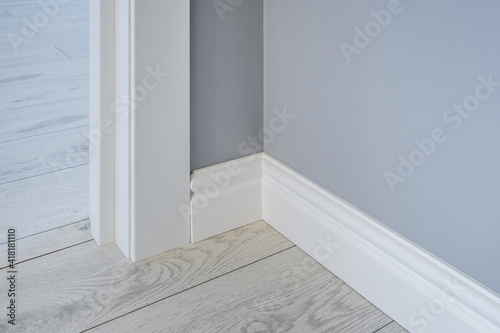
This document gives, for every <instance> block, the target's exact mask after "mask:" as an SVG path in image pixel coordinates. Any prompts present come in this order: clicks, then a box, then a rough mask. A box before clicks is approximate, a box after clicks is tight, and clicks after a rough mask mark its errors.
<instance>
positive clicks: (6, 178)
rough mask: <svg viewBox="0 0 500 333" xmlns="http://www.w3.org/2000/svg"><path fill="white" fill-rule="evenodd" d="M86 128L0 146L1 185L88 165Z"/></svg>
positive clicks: (43, 135)
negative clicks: (0, 157)
mask: <svg viewBox="0 0 500 333" xmlns="http://www.w3.org/2000/svg"><path fill="white" fill-rule="evenodd" d="M87 133H88V127H79V128H73V129H69V130H65V131H60V132H54V133H48V134H42V135H36V136H31V137H27V138H24V139H18V140H13V141H7V142H1V143H0V156H2V159H1V160H0V185H1V184H5V183H9V182H13V181H16V180H21V179H24V178H28V177H34V176H39V175H42V174H46V173H49V172H54V171H60V170H64V169H68V168H73V167H76V166H80V165H85V164H88V163H89V142H88V141H89V140H88V138H87Z"/></svg>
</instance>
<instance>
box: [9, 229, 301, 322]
mask: <svg viewBox="0 0 500 333" xmlns="http://www.w3.org/2000/svg"><path fill="white" fill-rule="evenodd" d="M291 246H293V245H292V244H291V243H290V242H289V241H288V240H286V239H285V238H284V237H283V236H281V235H280V234H279V233H277V232H276V231H275V230H274V229H272V228H271V227H269V226H268V225H267V224H266V223H265V222H262V221H261V222H257V223H254V224H251V225H248V226H245V227H242V228H239V229H236V230H233V231H230V232H227V233H225V234H222V235H218V236H215V237H213V238H210V239H207V240H205V241H203V242H200V243H197V244H190V245H187V246H184V247H182V248H178V249H175V250H172V251H169V252H165V253H163V254H160V255H157V256H155V257H152V258H150V259H146V260H143V261H141V262H138V263H135V264H134V263H132V262H131V261H129V260H127V259H126V258H125V257H124V256H123V254H122V253H121V251H120V250H119V249H118V248H117V247H116V245H114V244H110V245H106V246H103V247H98V246H97V245H96V244H95V243H94V242H89V243H84V244H81V245H78V246H75V247H71V248H69V249H66V250H64V251H59V252H56V253H53V254H51V255H48V256H44V257H41V258H37V259H35V260H31V261H27V262H25V263H21V264H19V266H18V270H19V274H20V276H22V281H23V284H22V290H23V292H22V293H21V294H20V295H19V298H18V300H19V304H22V315H21V314H20V318H21V317H22V320H20V321H19V325H18V326H17V327H16V330H17V331H22V332H78V331H81V330H84V329H88V328H91V327H93V326H95V325H98V324H100V323H103V322H105V321H108V320H111V319H113V318H116V317H117V316H121V315H124V314H126V313H128V312H130V311H133V310H136V309H139V308H141V307H143V306H145V305H148V304H150V303H151V302H155V301H158V300H161V299H163V298H165V297H168V296H171V295H173V294H175V293H178V292H181V291H183V290H186V289H188V288H191V287H194V286H196V285H199V284H200V283H203V282H206V281H209V280H211V279H214V278H216V277H218V276H220V275H223V274H227V273H229V272H231V271H234V270H236V269H238V268H240V267H243V266H245V265H248V264H251V263H253V262H255V261H257V260H260V259H262V258H264V257H267V256H269V255H272V254H274V253H277V252H279V251H282V250H284V249H287V248H290V247H291ZM254 278H259V277H258V276H257V275H255V276H254ZM4 294H5V293H0V295H1V296H0V303H1V304H4V302H5V298H6V295H4ZM9 326H10V325H8V324H7V323H6V321H0V331H2V332H9V329H10V327H9Z"/></svg>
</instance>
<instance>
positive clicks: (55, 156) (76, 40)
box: [0, 0, 91, 267]
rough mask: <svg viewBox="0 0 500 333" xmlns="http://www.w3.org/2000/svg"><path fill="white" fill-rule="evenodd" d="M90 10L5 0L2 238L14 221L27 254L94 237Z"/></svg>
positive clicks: (78, 0) (0, 60) (0, 7)
mask: <svg viewBox="0 0 500 333" xmlns="http://www.w3.org/2000/svg"><path fill="white" fill-rule="evenodd" d="M43 4H48V7H46V8H45V9H46V10H45V12H47V11H48V12H50V15H48V19H47V20H42V21H40V20H41V19H42V18H43V17H44V15H45V14H43V13H44V9H43V8H42V5H43ZM88 11H89V8H88V0H72V1H68V2H67V3H64V2H62V1H61V3H59V2H58V1H39V0H15V1H14V0H0V36H1V38H0V245H2V244H3V243H5V241H6V237H7V228H10V227H14V228H16V229H17V237H18V241H19V244H20V246H22V250H21V252H20V253H19V256H20V257H19V258H18V260H21V261H23V260H31V259H33V258H37V257H39V256H44V255H46V254H47V253H51V252H53V251H59V250H61V249H64V248H67V247H71V246H75V245H77V244H80V243H82V242H86V241H89V240H90V239H91V237H90V233H89V221H88V218H89V214H88V163H89V161H88V152H89V144H88V139H87V132H88V125H89V115H88V114H89V103H88V98H89V87H88V85H89V80H88V76H89V57H88V43H89V27H88V17H89V12H88ZM41 13H42V14H41ZM37 20H38V21H37ZM1 252H3V251H1ZM3 256H4V254H3V253H2V255H1V256H0V258H3ZM4 264H5V261H2V263H0V267H3V265H4Z"/></svg>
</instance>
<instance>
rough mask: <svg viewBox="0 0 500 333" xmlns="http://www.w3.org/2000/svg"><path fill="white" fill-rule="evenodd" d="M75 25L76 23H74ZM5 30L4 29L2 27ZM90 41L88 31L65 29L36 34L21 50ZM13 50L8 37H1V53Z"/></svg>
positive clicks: (21, 46) (22, 45)
mask: <svg viewBox="0 0 500 333" xmlns="http://www.w3.org/2000/svg"><path fill="white" fill-rule="evenodd" d="M72 24H73V25H74V23H72ZM2 30H4V29H2ZM74 42H81V43H87V44H88V43H89V33H88V31H78V32H77V31H69V32H67V31H64V32H59V33H57V34H45V35H34V36H33V37H32V38H27V39H26V43H22V44H20V46H19V50H25V49H28V48H33V49H36V48H42V47H50V46H54V45H56V44H61V43H74ZM6 52H12V43H11V41H10V40H9V39H8V38H3V39H0V53H6Z"/></svg>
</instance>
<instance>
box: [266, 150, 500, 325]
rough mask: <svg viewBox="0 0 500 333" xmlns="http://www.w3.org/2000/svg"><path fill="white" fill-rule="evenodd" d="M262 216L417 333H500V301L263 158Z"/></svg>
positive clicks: (473, 282) (355, 210)
mask: <svg viewBox="0 0 500 333" xmlns="http://www.w3.org/2000/svg"><path fill="white" fill-rule="evenodd" d="M262 173H263V178H262V203H263V205H262V209H263V212H262V217H263V219H264V221H266V222H267V223H268V224H270V225H271V226H272V227H274V228H275V229H276V230H277V231H278V232H280V233H282V234H283V235H284V236H285V237H287V238H288V239H290V240H291V241H292V242H293V243H295V244H296V245H297V246H298V247H300V248H301V249H302V250H304V251H305V252H307V253H308V254H309V255H311V256H312V257H313V258H314V259H315V260H317V261H319V262H320V263H321V264H322V265H323V266H325V267H326V268H327V269H328V270H330V271H331V272H333V273H334V274H335V275H337V276H338V277H339V278H340V279H342V280H343V281H344V282H346V283H347V284H348V285H349V286H351V287H352V288H353V289H355V290H356V291H357V292H359V293H360V294H361V295H363V296H364V297H365V298H366V299H368V300H369V301H370V302H372V303H373V304H374V305H375V306H377V307H378V308H380V309H381V310H382V311H384V312H385V313H387V314H388V315H389V316H391V317H392V318H393V319H395V320H396V321H397V322H398V323H399V324H400V325H402V326H403V327H405V328H406V329H407V330H409V331H410V332H429V333H433V332H436V333H438V332H439V333H442V332H454V333H457V332H481V333H485V332H500V315H499V314H500V298H499V297H498V296H497V295H496V294H494V293H493V292H491V291H489V290H488V289H486V288H485V287H483V286H481V285H480V284H479V283H477V282H475V281H473V280H472V279H470V278H468V277H467V276H465V275H464V274H463V273H461V272H459V271H458V270H455V269H454V268H453V267H451V266H449V265H448V264H446V263H444V262H442V261H441V260H439V259H438V258H436V257H435V256H433V255H432V254H430V253H428V252H426V251H425V250H423V249H421V248H419V247H418V246H416V245H414V244H413V243H411V242H410V241H408V240H406V239H405V238H403V237H402V236H400V235H398V234H397V233H395V232H394V231H392V230H390V229H388V228H387V227H385V226H384V225H382V224H381V223H380V222H378V221H376V220H375V219H373V218H371V217H370V216H368V215H366V214H364V213H363V212H361V211H360V210H358V209H356V208H355V207H353V206H351V205H350V204H348V203H347V202H345V201H343V200H342V199H340V198H338V197H336V196H335V195H334V194H332V193H330V192H328V191H327V190H325V189H323V188H321V187H320V186H318V185H316V184H315V183H313V182H312V181H311V180H309V179H307V178H306V177H304V176H302V175H301V174H299V173H297V172H295V171H294V170H292V169H291V168H289V167H288V166H286V165H284V164H283V163H281V162H279V161H278V160H276V159H274V158H273V157H271V156H269V155H267V154H263V155H262Z"/></svg>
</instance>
